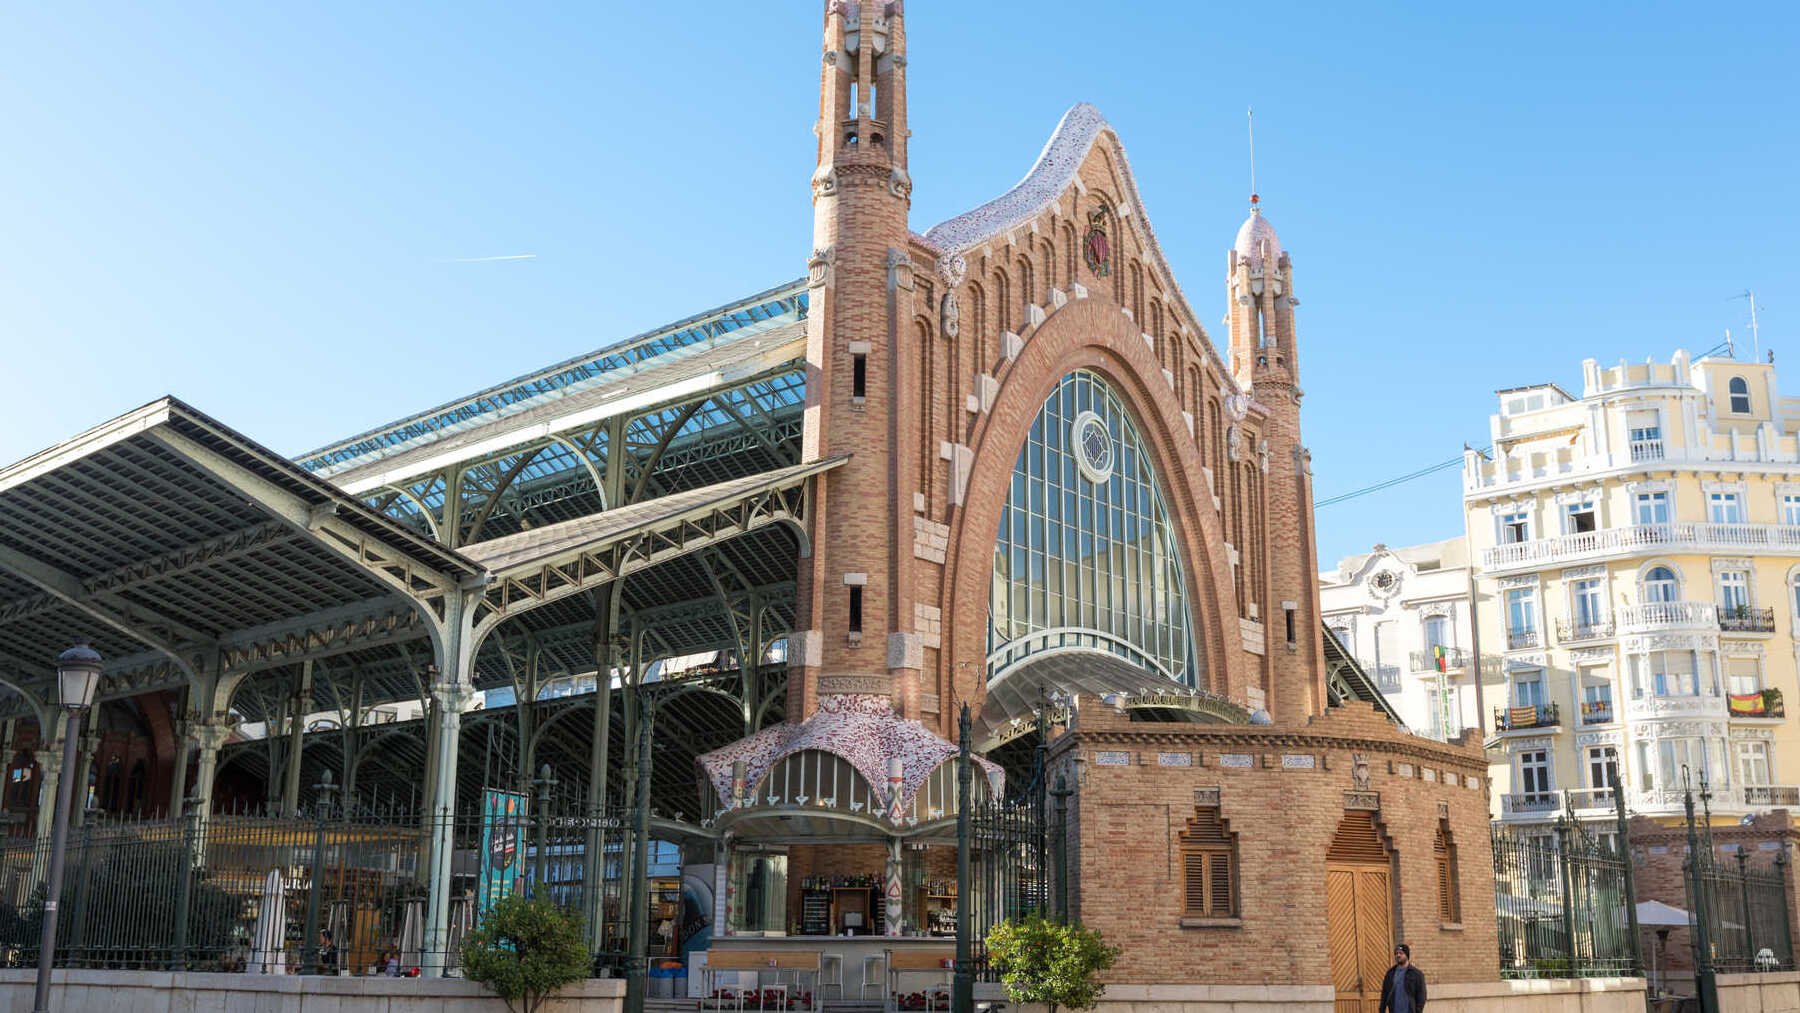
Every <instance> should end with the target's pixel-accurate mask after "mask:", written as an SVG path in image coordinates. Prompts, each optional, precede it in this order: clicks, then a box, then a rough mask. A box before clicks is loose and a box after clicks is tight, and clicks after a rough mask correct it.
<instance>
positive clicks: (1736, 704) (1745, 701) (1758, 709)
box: [1727, 693, 1763, 717]
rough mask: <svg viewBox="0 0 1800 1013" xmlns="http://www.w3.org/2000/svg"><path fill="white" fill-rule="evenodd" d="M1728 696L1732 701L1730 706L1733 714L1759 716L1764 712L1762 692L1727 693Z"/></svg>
mask: <svg viewBox="0 0 1800 1013" xmlns="http://www.w3.org/2000/svg"><path fill="white" fill-rule="evenodd" d="M1727 697H1728V699H1729V701H1730V703H1729V705H1728V706H1729V708H1730V710H1731V713H1733V714H1739V715H1745V716H1749V717H1757V716H1760V715H1761V714H1762V713H1763V695H1762V694H1761V693H1730V694H1727Z"/></svg>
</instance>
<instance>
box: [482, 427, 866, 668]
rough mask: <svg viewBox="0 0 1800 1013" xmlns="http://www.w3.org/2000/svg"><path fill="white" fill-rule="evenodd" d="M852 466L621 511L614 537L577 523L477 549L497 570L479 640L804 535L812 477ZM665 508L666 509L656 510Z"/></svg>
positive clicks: (811, 467) (805, 469)
mask: <svg viewBox="0 0 1800 1013" xmlns="http://www.w3.org/2000/svg"><path fill="white" fill-rule="evenodd" d="M846 459H847V458H844V457H835V458H830V459H827V460H823V461H817V462H813V463H811V464H806V465H799V466H796V467H793V468H787V469H784V470H782V471H780V472H775V473H772V474H769V475H752V476H749V477H748V478H745V479H738V480H736V481H734V482H727V483H723V484H722V485H721V486H713V487H708V488H706V489H701V490H694V491H692V492H690V493H686V494H683V495H682V496H680V497H671V499H672V500H680V501H681V502H671V503H667V504H664V503H662V502H657V501H652V502H650V503H645V504H640V505H639V506H638V507H634V508H631V509H632V510H633V511H635V513H634V514H630V515H626V516H619V515H623V514H626V511H625V510H620V511H614V512H612V513H611V514H608V515H604V517H603V518H602V519H603V520H611V521H612V522H613V523H612V524H611V525H610V527H611V528H612V529H611V530H606V531H594V530H584V529H585V528H586V525H584V524H583V522H575V524H577V525H581V526H582V528H583V529H577V530H570V531H566V532H559V531H558V530H557V529H556V528H547V529H543V530H542V531H534V532H528V533H526V535H522V536H515V539H526V538H529V539H530V540H529V541H524V542H521V543H520V544H517V545H515V544H513V543H514V541H515V539H500V540H497V541H496V542H492V543H485V544H484V545H480V546H471V547H470V552H471V555H472V556H473V557H474V558H475V559H477V560H478V561H482V562H486V563H489V564H490V565H492V566H493V567H494V579H493V581H492V583H490V584H489V585H488V587H487V588H486V590H485V592H484V593H483V595H482V599H481V601H480V603H479V604H478V605H477V608H476V627H477V632H478V633H485V631H487V630H491V629H493V628H494V627H495V626H497V625H498V624H499V623H500V622H502V621H503V620H505V619H507V618H509V617H511V616H514V615H517V614H519V613H521V612H524V611H527V610H529V609H532V608H536V607H538V606H541V605H544V604H547V603H549V602H552V601H556V600H557V599H560V598H564V597H567V596H569V595H572V594H577V593H580V592H582V591H586V590H588V589H590V588H593V587H598V586H599V585H601V584H605V583H608V582H610V581H615V580H619V579H621V578H624V577H626V576H628V575H630V574H632V573H634V572H637V571H639V570H643V569H647V568H649V567H652V566H655V565H657V564H658V563H662V562H665V561H667V560H670V559H674V558H677V557H680V556H685V555H687V554H689V553H692V552H695V551H697V550H699V549H702V548H705V547H706V546H709V545H714V544H718V543H720V542H723V541H726V540H728V539H731V538H735V537H737V536H739V535H744V534H748V533H749V532H752V531H756V530H758V529H760V528H763V527H767V526H769V525H773V524H790V525H794V526H795V527H796V528H798V529H799V530H800V531H801V532H802V533H804V531H805V530H806V527H807V524H808V521H809V519H810V516H811V507H812V503H813V495H812V482H811V479H812V477H813V476H814V475H816V474H819V473H820V472H823V471H827V470H829V469H831V468H834V467H836V466H838V465H839V464H842V463H843V462H844V461H845V460H846ZM659 507H661V508H663V509H655V508H659ZM646 508H648V509H646ZM802 538H804V534H802ZM502 543H505V544H502ZM501 553H504V554H501Z"/></svg>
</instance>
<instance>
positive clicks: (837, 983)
mask: <svg viewBox="0 0 1800 1013" xmlns="http://www.w3.org/2000/svg"><path fill="white" fill-rule="evenodd" d="M828 988H835V989H837V997H838V998H839V999H842V998H843V997H844V955H843V954H842V953H821V954H819V983H818V987H816V988H815V989H814V990H813V991H814V993H815V994H814V996H813V1006H814V1007H815V1008H816V1007H817V1006H818V1004H819V1003H821V1002H824V1001H825V990H826V989H828Z"/></svg>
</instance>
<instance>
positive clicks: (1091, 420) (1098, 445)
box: [1069, 412, 1113, 482]
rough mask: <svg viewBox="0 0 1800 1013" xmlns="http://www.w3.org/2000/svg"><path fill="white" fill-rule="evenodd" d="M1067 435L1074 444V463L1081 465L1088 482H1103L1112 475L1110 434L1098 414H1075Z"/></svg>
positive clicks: (1082, 472)
mask: <svg viewBox="0 0 1800 1013" xmlns="http://www.w3.org/2000/svg"><path fill="white" fill-rule="evenodd" d="M1069 437H1070V441H1071V442H1073V443H1074V444H1075V463H1076V464H1079V465H1080V466H1081V474H1082V476H1083V477H1084V478H1086V479H1087V480H1088V481H1090V482H1104V481H1106V480H1107V479H1108V478H1111V477H1112V469H1113V444H1112V434H1111V433H1109V432H1107V431H1106V423H1105V422H1104V421H1102V420H1101V418H1100V416H1098V415H1096V414H1094V413H1093V412H1082V413H1081V414H1080V415H1077V416H1075V423H1074V425H1071V426H1070V427H1069Z"/></svg>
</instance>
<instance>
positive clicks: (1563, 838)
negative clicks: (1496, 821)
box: [1493, 823, 1640, 978]
mask: <svg viewBox="0 0 1800 1013" xmlns="http://www.w3.org/2000/svg"><path fill="white" fill-rule="evenodd" d="M1493 849H1494V904H1495V913H1496V914H1497V915H1498V919H1497V920H1498V928H1499V939H1500V975H1501V977H1504V978H1588V977H1610V976H1615V975H1618V976H1623V975H1629V974H1632V973H1634V971H1636V970H1637V968H1638V967H1639V964H1640V961H1639V959H1638V949H1637V941H1636V940H1635V939H1633V938H1632V933H1631V928H1630V923H1629V922H1628V921H1627V919H1625V918H1622V917H1620V912H1622V911H1626V910H1627V909H1628V908H1629V907H1630V906H1631V904H1630V901H1631V897H1632V891H1631V885H1630V883H1631V880H1630V876H1631V865H1630V861H1629V860H1628V859H1626V858H1625V857H1623V856H1622V855H1621V854H1620V853H1619V852H1616V851H1615V850H1614V849H1613V848H1611V847H1608V846H1607V845H1606V844H1604V843H1602V842H1600V841H1599V840H1597V839H1595V838H1593V837H1590V836H1588V835H1586V834H1584V833H1583V832H1582V831H1581V829H1580V828H1579V826H1577V825H1572V824H1568V823H1563V824H1559V825H1558V827H1557V830H1556V832H1555V833H1554V834H1543V833H1527V832H1524V831H1522V830H1520V829H1519V828H1517V827H1508V826H1495V827H1494V829H1493Z"/></svg>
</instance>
